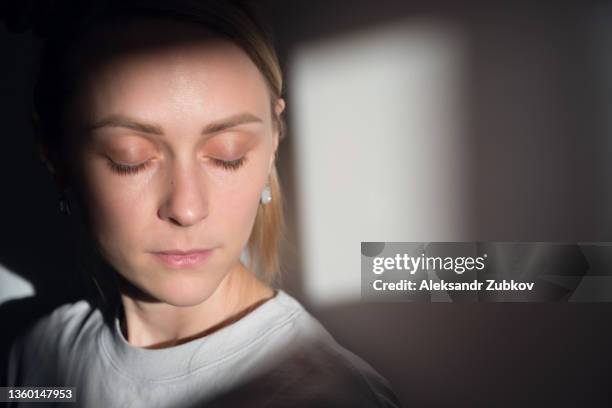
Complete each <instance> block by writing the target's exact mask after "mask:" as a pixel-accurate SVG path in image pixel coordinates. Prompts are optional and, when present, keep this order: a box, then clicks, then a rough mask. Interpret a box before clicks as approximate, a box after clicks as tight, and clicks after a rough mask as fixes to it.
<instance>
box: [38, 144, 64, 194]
mask: <svg viewBox="0 0 612 408" xmlns="http://www.w3.org/2000/svg"><path fill="white" fill-rule="evenodd" d="M36 150H37V151H38V157H39V158H40V160H41V161H42V163H43V164H44V165H45V167H46V168H47V170H48V171H49V173H50V174H51V177H52V178H53V181H54V182H55V185H56V186H57V188H58V191H64V190H65V189H66V188H68V180H67V178H66V174H65V170H64V169H63V167H62V166H60V165H59V162H60V160H59V155H58V154H54V153H52V152H51V150H50V149H49V148H48V147H47V146H46V145H45V144H44V143H43V142H41V141H40V140H37V141H36Z"/></svg>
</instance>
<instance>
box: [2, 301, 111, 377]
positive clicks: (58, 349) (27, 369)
mask: <svg viewBox="0 0 612 408" xmlns="http://www.w3.org/2000/svg"><path fill="white" fill-rule="evenodd" d="M101 322H102V317H101V314H100V312H99V311H98V310H97V309H95V308H93V307H92V306H91V304H90V303H89V302H88V301H86V300H80V301H77V302H72V303H66V304H64V305H61V306H59V307H57V308H55V309H54V310H53V311H51V312H50V313H48V314H47V315H44V316H43V317H41V318H39V319H37V320H36V321H34V322H33V323H32V324H30V325H29V326H27V327H26V328H25V329H24V330H23V331H22V332H21V333H20V335H19V336H17V338H16V339H15V341H14V342H13V344H12V347H11V350H10V355H9V381H10V382H11V383H12V384H17V383H23V382H24V381H25V382H28V379H33V378H39V375H43V372H45V370H50V369H51V368H52V367H54V368H56V369H57V368H59V365H60V362H61V361H62V360H63V359H64V357H65V355H66V354H67V353H74V352H76V351H77V350H76V348H75V346H76V345H77V343H78V342H79V340H82V339H83V338H85V337H86V334H87V333H88V332H91V331H92V329H95V328H96V327H98V325H99V324H101ZM37 371H39V373H38V374H37V373H36V372H37ZM45 374H46V373H45Z"/></svg>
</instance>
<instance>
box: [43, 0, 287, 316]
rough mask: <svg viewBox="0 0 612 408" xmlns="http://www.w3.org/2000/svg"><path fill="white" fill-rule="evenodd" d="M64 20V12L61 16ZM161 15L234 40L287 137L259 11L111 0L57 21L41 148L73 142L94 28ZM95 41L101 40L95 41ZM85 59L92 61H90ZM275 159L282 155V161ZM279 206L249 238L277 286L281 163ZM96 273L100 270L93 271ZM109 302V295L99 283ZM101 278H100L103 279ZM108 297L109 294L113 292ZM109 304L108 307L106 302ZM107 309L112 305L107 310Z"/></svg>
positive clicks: (252, 263)
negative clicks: (71, 120) (75, 102)
mask: <svg viewBox="0 0 612 408" xmlns="http://www.w3.org/2000/svg"><path fill="white" fill-rule="evenodd" d="M58 15H61V12H59V13H58ZM133 17H135V18H140V17H145V18H146V17H156V18H164V19H170V20H174V21H182V22H188V23H195V24H199V25H201V26H203V27H204V28H206V29H207V30H208V31H209V32H211V33H213V34H215V35H219V36H222V37H225V38H228V39H229V40H231V41H233V42H234V43H235V44H237V45H238V46H239V47H241V48H242V49H243V50H244V51H245V52H246V53H247V54H248V55H249V57H250V59H251V60H252V61H253V63H254V64H255V65H256V66H257V68H258V69H259V71H260V72H261V74H262V75H263V77H264V79H265V81H266V83H267V86H268V89H269V92H270V97H271V112H272V116H273V123H274V131H275V132H278V136H279V142H280V140H282V139H283V138H284V136H285V123H284V119H283V117H282V114H278V115H277V114H276V110H275V107H276V104H277V102H278V100H279V98H281V97H282V93H283V78H282V72H281V68H280V64H279V61H278V57H277V54H276V52H275V50H274V47H273V44H272V41H271V39H270V37H269V33H267V32H266V31H265V30H264V29H263V27H262V26H261V25H260V23H259V22H258V19H257V18H256V16H255V13H254V11H253V10H252V9H250V8H248V7H246V6H245V5H244V4H243V2H240V1H206V0H173V1H160V0H148V1H147V0H124V1H107V2H106V3H105V4H104V5H103V6H102V7H99V8H96V7H91V8H89V9H88V10H86V11H83V14H82V15H80V16H74V15H70V16H69V18H68V21H65V22H62V23H58V24H57V25H56V26H55V27H56V29H55V31H53V32H51V33H48V35H47V37H48V38H47V41H46V43H45V47H44V49H43V53H42V60H41V68H40V72H39V76H38V81H37V83H36V87H35V90H34V104H35V118H37V122H38V123H37V124H36V126H37V128H38V131H37V136H38V138H39V140H38V142H39V145H41V146H42V147H43V149H44V151H45V152H47V154H48V155H49V153H50V156H51V157H52V158H53V159H59V160H61V157H63V154H62V151H63V149H62V146H63V145H64V144H65V139H66V135H65V134H66V133H67V132H66V131H67V128H66V123H64V121H63V118H64V114H65V112H66V110H67V109H68V108H67V107H68V105H69V103H70V98H71V97H72V96H73V95H74V94H75V92H76V88H77V87H78V85H77V81H78V78H79V75H78V74H79V73H80V71H79V70H86V69H87V66H86V65H83V64H86V63H87V61H88V57H89V58H95V56H96V55H95V53H96V50H95V48H96V47H91V44H87V40H88V37H87V33H89V32H91V30H92V27H96V26H97V25H102V26H104V24H105V23H106V22H109V21H116V20H117V19H129V18H133ZM94 41H95V40H94ZM83 61H85V62H83ZM275 159H276V157H275ZM268 184H269V186H270V190H271V194H272V201H271V202H270V203H268V204H267V205H261V204H260V206H259V208H258V210H257V215H256V218H255V222H254V224H253V230H252V232H251V235H250V237H249V240H248V244H247V248H248V251H249V262H248V268H249V269H251V270H252V271H254V272H256V273H257V274H258V275H259V277H260V279H262V280H263V281H264V282H266V283H268V284H271V283H273V282H274V281H275V280H276V279H277V278H278V277H279V275H280V260H279V247H280V243H281V240H282V236H283V229H284V215H283V197H282V192H281V186H280V183H279V179H278V174H277V171H276V160H275V163H274V165H273V167H272V170H271V173H270V177H269V180H268ZM93 269H96V268H93ZM95 275H97V274H96V272H95V270H94V271H92V278H93V280H94V284H95V286H96V287H98V289H99V290H100V292H102V293H100V295H101V296H102V298H103V300H104V299H105V298H107V297H108V296H104V290H102V289H100V286H101V285H100V283H101V284H102V286H103V287H105V288H106V289H108V286H107V285H106V284H105V283H108V282H98V281H97V280H96V279H95ZM99 278H101V277H99ZM107 295H108V294H107ZM104 303H107V302H104ZM107 306H108V305H107Z"/></svg>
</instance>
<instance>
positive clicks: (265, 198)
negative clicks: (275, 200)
mask: <svg viewBox="0 0 612 408" xmlns="http://www.w3.org/2000/svg"><path fill="white" fill-rule="evenodd" d="M259 201H260V202H261V203H262V204H263V205H266V204H268V203H269V202H270V201H272V192H271V191H270V186H269V185H267V184H266V186H265V187H264V189H263V190H262V191H261V198H260V199H259Z"/></svg>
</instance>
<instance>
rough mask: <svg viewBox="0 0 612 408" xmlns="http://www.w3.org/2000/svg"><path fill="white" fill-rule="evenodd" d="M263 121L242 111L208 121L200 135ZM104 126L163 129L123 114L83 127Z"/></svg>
mask: <svg viewBox="0 0 612 408" xmlns="http://www.w3.org/2000/svg"><path fill="white" fill-rule="evenodd" d="M262 122H263V121H262V120H261V119H260V118H259V117H257V116H255V115H253V114H252V113H248V112H243V113H238V114H236V115H232V116H228V117H226V118H223V119H220V120H217V121H215V122H212V123H209V124H208V125H206V126H205V127H204V129H202V135H208V134H213V133H218V132H221V131H223V130H226V129H231V128H233V127H235V126H238V125H242V124H245V123H262ZM104 127H122V128H127V129H132V130H136V131H138V132H143V133H149V134H153V135H160V136H161V135H163V134H164V131H163V129H162V127H161V126H159V125H156V124H151V123H142V122H139V121H138V120H136V119H132V118H129V117H127V116H124V115H111V116H108V117H106V118H104V119H101V120H99V121H97V122H95V123H93V124H91V125H88V126H86V127H85V129H86V130H87V131H93V130H96V129H100V128H104Z"/></svg>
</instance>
